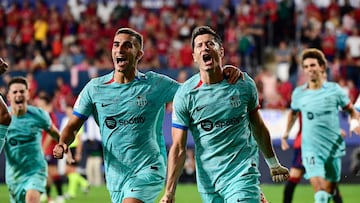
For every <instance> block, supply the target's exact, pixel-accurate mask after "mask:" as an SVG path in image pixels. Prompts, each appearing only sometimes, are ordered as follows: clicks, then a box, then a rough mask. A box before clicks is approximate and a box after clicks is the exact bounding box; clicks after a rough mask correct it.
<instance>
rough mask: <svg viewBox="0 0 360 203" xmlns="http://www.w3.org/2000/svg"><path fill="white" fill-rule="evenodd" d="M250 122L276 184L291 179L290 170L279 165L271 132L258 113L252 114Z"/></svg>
mask: <svg viewBox="0 0 360 203" xmlns="http://www.w3.org/2000/svg"><path fill="white" fill-rule="evenodd" d="M250 122H251V127H252V130H253V131H254V137H255V140H256V142H257V143H258V146H259V148H260V150H261V152H262V153H263V155H264V157H265V161H266V163H267V165H268V166H269V168H270V174H271V177H272V180H273V181H274V182H282V181H285V180H287V179H288V178H289V170H288V169H287V168H286V167H284V166H282V165H281V164H280V163H279V161H278V159H277V157H276V154H275V151H274V149H273V146H272V142H271V137H270V133H269V130H268V128H267V127H266V125H265V123H264V121H263V119H262V118H261V116H260V113H259V112H258V111H256V112H252V113H251V114H250Z"/></svg>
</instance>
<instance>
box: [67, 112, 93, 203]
mask: <svg viewBox="0 0 360 203" xmlns="http://www.w3.org/2000/svg"><path fill="white" fill-rule="evenodd" d="M72 111H73V108H72V106H71V105H67V106H66V109H65V114H66V116H65V117H64V118H63V119H62V121H61V124H60V129H61V130H60V131H62V130H63V129H64V126H65V125H66V123H67V122H68V120H69V118H70V116H71V115H72ZM83 133H84V127H83V126H82V127H81V128H80V130H79V131H78V132H77V134H76V137H75V140H74V142H73V143H72V144H71V145H70V146H69V149H70V152H71V154H72V156H73V158H74V162H72V163H69V162H67V165H66V169H65V170H66V175H67V177H68V188H67V192H66V194H65V197H66V198H75V197H76V196H77V194H78V192H79V190H82V192H84V193H87V192H89V186H90V184H89V182H88V181H87V180H86V178H85V177H84V176H83V175H82V174H80V172H79V168H78V166H79V163H80V162H81V160H82V158H83V157H82V150H83V148H82V147H83V142H82V140H81V136H82V134H83Z"/></svg>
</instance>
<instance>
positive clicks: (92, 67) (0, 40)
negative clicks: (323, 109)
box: [0, 0, 360, 112]
mask: <svg viewBox="0 0 360 203" xmlns="http://www.w3.org/2000/svg"><path fill="white" fill-rule="evenodd" d="M2 2H3V3H2V5H1V7H0V56H1V57H3V58H5V59H6V61H7V62H8V63H9V65H10V72H11V71H25V72H26V73H29V74H28V75H29V77H33V76H31V75H32V74H35V75H36V74H37V73H38V72H39V71H73V72H74V71H89V72H90V73H91V75H94V76H96V72H97V71H101V70H109V71H110V70H111V69H112V61H111V54H110V53H109V50H110V49H109V47H111V43H112V35H113V33H114V32H115V30H116V29H117V28H119V27H132V28H134V29H136V30H138V31H139V32H141V34H143V35H144V37H145V38H146V39H147V40H146V43H145V44H144V50H145V55H144V56H143V58H142V60H141V64H140V67H139V68H140V70H142V71H147V70H155V71H156V70H160V69H168V70H182V69H185V70H190V69H193V68H194V64H193V60H192V56H191V47H190V43H189V37H190V36H189V35H190V33H191V31H192V29H193V28H194V27H195V26H197V25H209V26H211V27H212V28H214V29H215V30H216V31H217V32H218V33H219V34H220V36H221V37H222V39H223V42H224V47H226V53H227V55H226V57H225V59H224V60H225V61H224V64H234V65H237V66H239V67H241V69H242V70H243V71H246V72H248V73H249V74H250V75H251V76H252V77H253V78H255V80H256V82H257V84H258V89H259V92H260V97H261V101H262V106H263V108H280V109H281V108H287V107H288V106H289V101H290V95H291V91H292V90H293V88H294V87H295V86H296V85H297V84H300V83H303V82H304V79H303V77H302V75H301V74H300V72H301V71H299V70H300V68H299V64H298V55H299V53H300V52H301V51H302V50H303V49H304V48H307V47H314V48H318V49H320V50H322V51H323V52H324V53H325V55H326V57H327V59H328V60H329V62H330V63H329V73H328V77H329V79H330V80H332V81H336V82H338V83H339V84H340V85H341V86H342V87H344V89H346V90H347V91H348V93H349V95H350V97H351V99H352V101H353V102H354V100H355V98H356V96H357V94H358V92H359V87H360V79H359V78H360V77H359V74H360V61H359V58H360V46H358V44H359V43H360V36H359V34H358V26H359V25H358V23H357V22H360V7H359V3H358V1H347V0H345V1H344V2H343V1H336V0H329V1H316V0H315V1H311V0H307V1H285V0H281V1H280V0H278V1H277V0H266V1H265V0H248V1H245V0H241V1H240V0H239V1H231V0H226V1H222V4H221V3H219V2H218V3H217V4H218V5H217V7H215V8H214V6H212V7H210V4H209V3H206V1H201V0H190V1H181V0H157V1H151V4H149V3H146V2H148V1H125V0H104V1H100V0H98V1H96V0H88V1H82V0H68V1H64V4H63V5H61V6H59V5H53V4H51V3H49V2H51V1H45V0H25V1H21V3H19V2H17V1H15V0H13V1H2ZM354 2H355V3H354ZM4 78H5V79H4ZM4 78H3V81H4V83H6V76H4ZM35 83H36V81H34V82H33V83H32V84H34V85H33V87H35V86H36V85H35ZM63 85H65V86H66V85H67V84H63ZM68 86H69V87H70V88H68V87H61V89H62V90H56V91H55V90H54V91H53V92H49V94H51V95H53V96H54V97H53V98H54V100H55V102H58V103H59V101H56V98H58V97H57V95H58V94H63V95H67V97H69V95H71V94H69V91H71V86H70V84H69V85H68ZM32 91H33V96H36V95H37V94H38V93H39V92H38V91H37V90H36V89H35V90H32ZM62 91H64V92H62ZM58 92H62V93H58ZM67 101H68V100H67ZM69 101H73V99H71V98H70V99H69ZM57 106H59V105H57ZM63 106H64V105H63ZM58 108H59V107H56V110H59V111H61V112H63V110H61V109H58Z"/></svg>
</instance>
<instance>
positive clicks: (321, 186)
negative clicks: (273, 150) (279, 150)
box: [284, 48, 360, 203]
mask: <svg viewBox="0 0 360 203" xmlns="http://www.w3.org/2000/svg"><path fill="white" fill-rule="evenodd" d="M301 62H302V67H303V70H304V73H305V75H306V76H307V82H306V83H305V84H304V85H301V86H299V87H297V88H296V89H295V90H294V91H293V93H292V102H291V109H290V113H289V116H288V122H287V127H286V132H287V133H288V132H290V129H291V128H292V126H293V124H294V122H295V120H296V118H297V117H298V113H299V112H301V115H302V129H301V130H302V142H301V149H302V162H303V165H304V167H305V171H306V173H305V176H304V177H305V178H306V179H309V180H310V183H311V185H312V187H313V189H314V191H315V194H314V199H315V203H327V202H328V201H329V200H330V198H331V196H332V195H333V193H334V191H335V188H336V185H337V183H338V182H339V181H340V175H341V157H342V156H344V155H345V142H344V139H343V137H342V136H341V129H340V123H339V115H338V114H339V107H341V108H343V109H344V110H346V111H347V112H349V114H350V116H351V127H350V128H351V131H354V132H357V133H359V132H360V125H359V120H358V119H359V114H358V113H357V112H356V110H355V109H354V107H353V105H352V103H351V102H350V99H349V97H348V95H347V94H346V93H345V92H344V91H343V90H342V89H341V87H340V86H339V85H338V84H337V83H334V82H326V81H324V80H323V78H322V72H323V71H324V70H326V68H327V61H326V59H325V57H324V54H323V53H322V52H321V51H320V50H318V49H313V48H310V49H305V50H304V51H303V53H302V58H301ZM284 137H285V138H286V133H285V136H284Z"/></svg>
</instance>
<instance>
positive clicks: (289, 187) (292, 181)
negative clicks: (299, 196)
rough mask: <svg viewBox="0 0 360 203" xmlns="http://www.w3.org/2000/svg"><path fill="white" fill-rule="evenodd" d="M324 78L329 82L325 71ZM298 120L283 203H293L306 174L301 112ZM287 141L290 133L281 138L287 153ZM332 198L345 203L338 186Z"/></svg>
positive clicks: (339, 202)
mask: <svg viewBox="0 0 360 203" xmlns="http://www.w3.org/2000/svg"><path fill="white" fill-rule="evenodd" d="M322 77H323V80H324V82H325V81H327V74H326V71H325V70H323V71H322ZM298 120H299V131H298V133H297V134H296V137H295V139H294V141H293V150H294V155H293V159H292V163H291V168H290V178H289V179H288V181H287V182H286V184H285V188H284V194H283V203H291V202H292V200H293V197H294V192H295V188H296V186H297V185H298V184H299V182H300V181H301V179H302V178H303V176H304V174H305V168H304V165H303V164H302V160H301V125H302V122H301V112H299V117H298ZM341 135H342V136H343V137H345V135H346V134H345V132H344V131H343V130H342V131H341ZM287 139H288V133H285V134H284V135H283V136H282V137H281V149H282V150H283V151H286V150H288V149H289V148H290V146H289V144H288V142H287ZM332 198H333V200H334V202H335V203H342V202H343V200H342V197H341V195H340V190H339V187H338V186H336V189H335V192H334V195H333V196H332Z"/></svg>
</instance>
